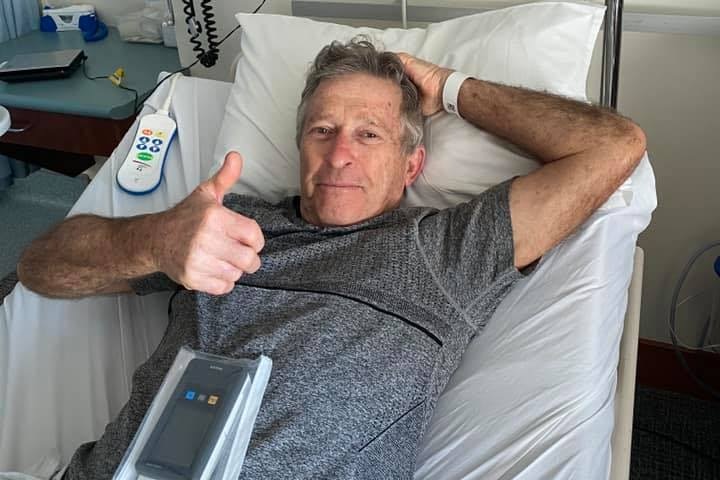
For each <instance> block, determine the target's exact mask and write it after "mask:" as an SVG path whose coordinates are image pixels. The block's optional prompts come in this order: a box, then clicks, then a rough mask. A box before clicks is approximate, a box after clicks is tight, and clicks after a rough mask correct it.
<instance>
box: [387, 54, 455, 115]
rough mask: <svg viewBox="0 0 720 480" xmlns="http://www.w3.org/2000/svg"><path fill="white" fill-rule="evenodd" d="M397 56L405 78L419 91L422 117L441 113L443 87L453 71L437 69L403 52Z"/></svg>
mask: <svg viewBox="0 0 720 480" xmlns="http://www.w3.org/2000/svg"><path fill="white" fill-rule="evenodd" d="M397 56H398V57H400V60H401V61H402V63H403V67H404V68H405V73H406V74H407V76H408V77H410V80H411V81H412V82H413V83H414V84H415V85H416V86H417V87H418V90H420V102H421V105H422V112H423V115H425V116H426V117H429V116H430V115H434V114H436V113H437V112H439V111H441V110H442V109H443V104H442V92H443V87H444V86H445V81H446V80H447V78H448V77H449V76H450V74H451V73H453V70H451V69H449V68H442V67H439V66H437V65H435V64H432V63H430V62H426V61H425V60H421V59H419V58H416V57H413V56H412V55H409V54H407V53H403V52H400V53H398V54H397Z"/></svg>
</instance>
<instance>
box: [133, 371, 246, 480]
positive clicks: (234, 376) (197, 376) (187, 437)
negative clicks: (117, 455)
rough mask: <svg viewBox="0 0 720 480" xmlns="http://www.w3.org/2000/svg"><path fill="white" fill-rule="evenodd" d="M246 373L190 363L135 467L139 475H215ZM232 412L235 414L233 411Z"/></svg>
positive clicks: (166, 479)
mask: <svg viewBox="0 0 720 480" xmlns="http://www.w3.org/2000/svg"><path fill="white" fill-rule="evenodd" d="M246 385H249V376H248V372H247V370H246V369H244V368H242V367H239V366H232V365H227V364H224V363H222V362H218V361H214V360H205V359H198V358H196V359H193V360H191V361H190V362H189V363H188V366H187V368H186V369H185V372H184V373H183V375H182V377H181V378H180V381H179V382H178V385H177V387H176V388H175V391H174V392H173V394H172V396H171V397H170V399H169V400H168V403H167V404H166V405H165V408H164V410H163V412H162V414H161V415H160V418H159V419H158V421H157V423H156V424H155V428H154V429H153V431H152V433H151V434H150V437H149V438H148V441H147V443H145V446H144V447H143V449H142V452H141V453H140V456H139V458H138V460H137V462H136V463H135V470H136V472H137V473H138V475H141V476H142V477H144V478H148V479H157V480H190V479H192V480H205V479H208V478H210V476H211V475H212V473H213V471H214V470H215V467H216V464H217V461H218V458H219V456H220V453H221V452H220V450H221V449H222V444H223V442H224V440H225V438H226V437H227V435H229V432H230V430H231V427H232V423H233V420H234V419H233V418H231V417H232V416H233V414H234V413H236V412H233V410H234V409H233V407H234V406H235V405H236V403H238V402H239V401H241V396H242V395H244V394H246V391H244V390H246V388H245V386H246ZM235 410H236V409H235Z"/></svg>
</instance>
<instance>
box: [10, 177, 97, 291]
mask: <svg viewBox="0 0 720 480" xmlns="http://www.w3.org/2000/svg"><path fill="white" fill-rule="evenodd" d="M87 183H88V182H87V177H85V176H79V177H75V178H72V177H66V176H64V175H60V174H57V173H53V172H50V171H48V170H38V171H36V172H34V173H32V174H30V175H29V176H27V177H25V178H19V179H15V183H14V184H13V185H12V186H10V187H9V188H7V189H5V190H2V191H0V278H2V277H4V276H5V275H7V274H8V273H10V272H12V271H14V270H15V265H16V264H17V261H18V258H19V257H20V254H21V253H22V250H23V248H25V246H26V245H27V244H28V243H30V242H31V241H32V240H33V239H34V238H35V237H37V236H38V235H40V234H42V233H43V232H45V231H47V230H48V229H49V228H51V227H52V226H53V225H55V224H56V223H57V222H59V221H61V220H62V219H63V218H64V217H65V215H67V213H68V211H69V210H70V208H71V207H72V205H73V204H74V203H75V201H76V200H77V199H78V197H79V196H80V194H81V193H82V192H83V190H85V187H86V186H87Z"/></svg>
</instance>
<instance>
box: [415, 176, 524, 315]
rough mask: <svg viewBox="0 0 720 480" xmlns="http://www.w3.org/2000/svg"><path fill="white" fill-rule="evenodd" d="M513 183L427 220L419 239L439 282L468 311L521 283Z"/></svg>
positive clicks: (438, 213)
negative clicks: (513, 216)
mask: <svg viewBox="0 0 720 480" xmlns="http://www.w3.org/2000/svg"><path fill="white" fill-rule="evenodd" d="M511 184H512V180H508V181H506V182H503V183H501V184H498V185H496V186H494V187H493V188H491V189H489V190H486V191H485V192H483V193H481V194H480V195H478V196H477V197H476V198H474V199H473V200H471V201H469V202H467V203H462V204H460V205H457V206H455V207H453V208H448V209H445V210H440V211H437V212H435V213H433V214H431V215H428V216H425V217H424V218H422V219H421V220H420V222H419V224H418V238H419V244H420V248H421V249H422V250H423V253H424V255H423V256H424V257H425V261H426V262H427V263H428V267H429V268H430V270H431V271H432V273H433V275H434V276H435V277H436V278H435V280H436V281H437V282H438V283H439V284H440V285H441V286H442V288H444V289H445V291H446V293H447V294H448V295H449V296H450V297H451V298H452V299H453V300H454V301H455V302H457V304H458V306H459V307H460V308H462V309H465V308H467V307H468V306H470V305H472V304H474V303H477V302H478V301H482V297H484V296H487V295H498V294H500V293H501V292H500V291H496V290H505V289H506V288H509V286H510V285H511V284H512V283H513V282H514V281H515V280H517V279H518V278H520V277H522V275H521V274H520V272H519V271H518V270H517V268H515V259H514V256H515V253H514V247H513V233H512V221H511V218H510V186H511Z"/></svg>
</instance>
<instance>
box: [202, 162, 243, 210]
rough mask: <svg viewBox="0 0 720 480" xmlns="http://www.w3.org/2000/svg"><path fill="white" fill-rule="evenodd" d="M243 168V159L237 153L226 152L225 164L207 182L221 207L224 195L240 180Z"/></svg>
mask: <svg viewBox="0 0 720 480" xmlns="http://www.w3.org/2000/svg"><path fill="white" fill-rule="evenodd" d="M242 167H243V158H242V155H240V154H239V153H238V152H234V151H233V152H228V154H227V155H225V162H224V163H223V166H222V167H220V170H218V171H217V172H216V173H215V175H213V177H212V178H211V179H210V180H209V183H210V185H211V187H212V189H213V194H214V195H215V198H216V199H217V202H218V204H220V205H222V200H223V197H224V196H225V193H226V192H227V191H228V190H230V189H231V188H232V186H233V185H235V182H237V181H238V179H239V178H240V174H241V173H242Z"/></svg>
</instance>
